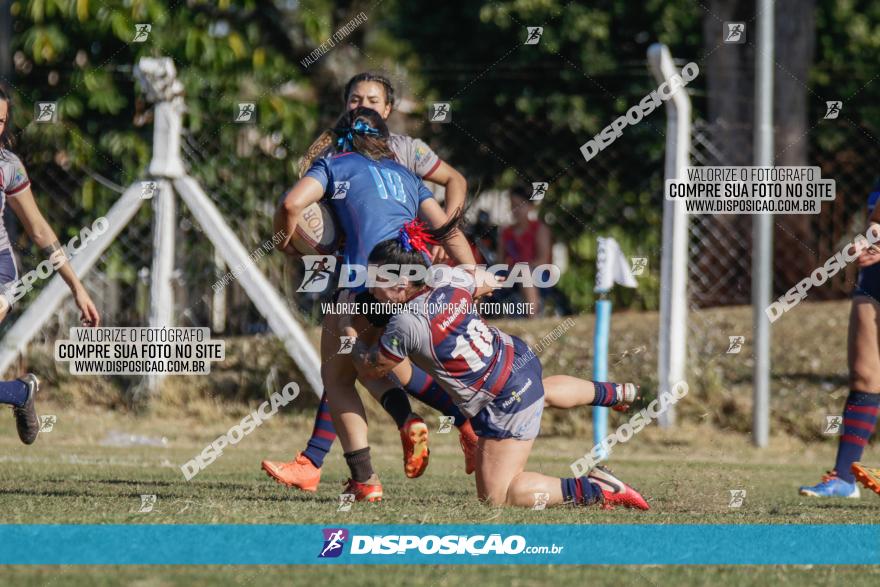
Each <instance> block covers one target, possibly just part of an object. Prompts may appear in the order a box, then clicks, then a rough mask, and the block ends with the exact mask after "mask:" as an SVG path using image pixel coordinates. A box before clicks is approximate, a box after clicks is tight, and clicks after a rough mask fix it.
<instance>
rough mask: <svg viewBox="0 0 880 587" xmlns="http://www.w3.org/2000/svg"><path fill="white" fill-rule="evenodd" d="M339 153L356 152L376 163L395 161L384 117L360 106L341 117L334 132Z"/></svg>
mask: <svg viewBox="0 0 880 587" xmlns="http://www.w3.org/2000/svg"><path fill="white" fill-rule="evenodd" d="M332 133H333V136H334V137H335V138H336V143H335V145H336V150H337V151H338V152H343V151H354V152H356V153H360V154H361V155H363V156H364V157H369V158H370V159H373V160H374V161H378V160H379V159H394V158H395V156H394V151H392V150H391V146H390V145H389V144H388V136H389V132H388V126H387V125H386V124H385V121H384V120H383V119H382V116H381V115H380V114H379V113H378V112H376V111H375V110H373V109H372V108H367V107H366V106H358V107H357V108H355V109H354V110H349V111H348V112H346V113H345V114H343V115H342V116H340V117H339V120H337V121H336V126H334V127H333V130H332Z"/></svg>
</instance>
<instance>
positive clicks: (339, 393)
mask: <svg viewBox="0 0 880 587" xmlns="http://www.w3.org/2000/svg"><path fill="white" fill-rule="evenodd" d="M333 133H334V135H335V136H336V137H337V142H336V149H337V154H336V155H334V156H332V157H330V158H323V159H319V160H317V161H316V162H315V163H314V165H312V167H311V168H310V169H309V171H308V172H307V173H306V175H305V177H303V178H302V179H301V180H300V181H299V182H297V184H296V185H295V186H294V187H293V188H292V189H291V190H290V191H289V192H288V193H287V194H286V195H285V197H284V199H283V201H282V202H281V205H280V206H279V208H278V210H277V212H276V215H275V232H279V231H281V232H282V233H283V234H285V235H287V236H286V238H285V239H284V240H283V241H282V242H281V244H280V248H281V250H282V251H283V252H285V253H288V254H290V255H292V256H295V257H298V256H299V254H298V253H297V252H296V250H295V249H294V248H293V247H292V245H291V244H290V238H291V237H292V235H293V234H294V232H295V229H296V224H297V222H298V221H299V219H300V214H301V213H302V211H303V210H304V209H305V208H306V207H307V206H309V205H311V204H313V203H315V202H318V201H319V200H321V199H322V198H324V197H325V196H326V195H333V188H334V185H336V184H337V183H339V182H343V183H345V184H346V185H348V189H347V191H346V194H345V196H344V197H341V198H329V199H328V200H327V202H328V203H329V204H330V205H331V206H332V208H333V210H334V212H335V213H336V217H337V218H338V219H339V223H340V228H341V229H342V232H343V233H344V234H345V245H344V247H343V250H342V259H341V261H342V263H341V271H342V272H348V271H350V270H355V269H357V268H358V267H366V265H367V256H368V255H369V252H370V251H371V250H372V248H373V247H374V246H375V245H376V243H378V242H380V241H382V240H385V239H387V238H389V237H390V236H392V235H395V234H397V232H398V231H399V230H400V229H401V228H402V227H403V225H404V224H405V223H407V222H410V221H412V220H413V219H415V218H416V217H419V218H422V219H424V220H425V221H426V222H427V223H428V224H429V225H430V226H431V227H433V228H438V229H439V228H440V227H441V226H443V225H445V224H447V223H448V222H449V220H448V218H447V216H446V213H445V212H444V211H443V209H442V208H441V207H440V205H439V204H438V203H437V202H436V200H434V198H433V196H432V194H431V192H430V190H428V189H427V188H426V187H425V185H424V184H423V183H422V181H421V179H420V178H419V177H418V176H416V175H415V174H413V173H412V172H410V171H409V170H408V169H406V168H405V167H403V166H402V165H400V164H399V163H397V162H396V161H395V155H394V152H393V151H392V150H391V148H390V146H389V132H388V127H387V126H386V125H385V121H384V120H383V119H382V117H381V116H380V115H379V113H378V112H376V111H375V110H372V109H370V108H365V107H358V108H355V109H354V110H351V111H349V112H347V113H346V114H344V115H343V116H342V117H340V119H339V121H338V122H337V124H336V126H335V127H334V129H333ZM444 246H445V247H446V251H447V253H448V254H449V255H450V257H451V258H452V259H453V261H455V262H457V263H459V264H467V265H470V266H473V265H474V257H473V253H472V252H471V249H470V247H469V246H468V244H467V241H466V240H465V238H464V236H463V235H462V233H461V231H459V230H458V229H457V228H455V227H454V225H453V228H452V229H451V230H450V231H449V234H448V239H447V240H446V242H445V243H444ZM363 290H365V287H364V286H360V287H355V288H351V289H349V290H348V292H354V293H358V292H361V291H363ZM344 319H345V316H344V315H334V314H328V315H325V316H324V318H323V321H322V325H323V328H322V332H321V379H322V382H323V384H324V393H325V395H326V398H327V406H328V407H329V408H330V413H331V415H332V419H333V427H334V428H335V430H336V431H337V433H338V434H339V436H340V440H341V442H342V447H343V449H344V450H345V453H344V456H345V459H346V462H347V463H348V465H349V468H350V469H351V473H352V476H351V479H350V480H349V483H348V487H347V488H346V493H352V494H355V495H356V496H357V499H359V500H360V499H368V500H371V501H372V500H375V499H381V496H382V487H381V485H380V484H379V483H378V481H377V480H375V482H374V478H375V475H374V473H373V470H372V465H371V463H370V456H369V445H368V442H367V424H366V415H365V412H364V407H363V404H362V402H361V400H360V398H359V397H358V395H357V392H356V390H355V387H354V384H355V379H356V378H357V374H356V372H355V369H354V365H353V363H352V361H351V357H350V355H347V354H340V353H338V352H337V349H338V348H339V336H340V335H342V334H349V333H347V332H343V331H342V329H341V328H340V326H339V325H340V322H341V321H342V320H344ZM351 334H352V335H356V334H357V332H353V333H351ZM361 382H362V383H364V385H365V387H367V389H368V390H370V392H371V393H373V394H375V395H377V399H380V398H381V402H382V405H383V407H385V409H386V410H387V411H388V412H389V413H390V414H392V415H393V416H394V417H395V420H396V421H404V424H407V423H409V421H410V420H409V419H408V415H409V401H408V400H407V399H406V394H405V392H404V390H403V389H401V388H400V385H399V381H397V380H396V379H392V378H390V377H383V378H376V379H374V380H373V381H369V380H368V379H366V378H361ZM382 390H384V392H383V391H382ZM389 398H391V399H390V400H389ZM422 426H424V424H423V423H422ZM424 431H425V433H427V429H426V428H425V430H424ZM405 447H406V445H405ZM424 456H425V457H427V454H426V453H425V454H424ZM425 464H427V462H426V461H425ZM415 473H418V474H421V472H420V471H415ZM407 475H408V476H410V477H413V476H418V475H417V474H416V475H414V474H412V473H411V472H410V471H407Z"/></svg>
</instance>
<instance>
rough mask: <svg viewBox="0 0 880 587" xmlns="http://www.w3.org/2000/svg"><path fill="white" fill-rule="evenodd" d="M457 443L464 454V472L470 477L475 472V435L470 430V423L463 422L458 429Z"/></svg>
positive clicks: (467, 421)
mask: <svg viewBox="0 0 880 587" xmlns="http://www.w3.org/2000/svg"><path fill="white" fill-rule="evenodd" d="M458 443H459V444H460V445H461V452H463V453H464V472H465V473H467V474H468V475H470V474H471V473H473V472H474V471H476V470H477V435H476V434H474V429H473V428H471V421H470V420H465V421H464V424H462V425H461V426H459V428H458Z"/></svg>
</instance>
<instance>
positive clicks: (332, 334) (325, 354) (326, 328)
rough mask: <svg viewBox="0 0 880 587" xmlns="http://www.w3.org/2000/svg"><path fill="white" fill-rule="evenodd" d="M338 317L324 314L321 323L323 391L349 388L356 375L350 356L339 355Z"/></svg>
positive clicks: (352, 384) (352, 385)
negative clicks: (342, 387)
mask: <svg viewBox="0 0 880 587" xmlns="http://www.w3.org/2000/svg"><path fill="white" fill-rule="evenodd" d="M339 332H340V329H339V316H336V315H333V314H326V315H325V316H324V320H323V321H322V323H321V380H322V381H323V383H324V388H325V390H326V389H328V388H330V387H331V386H337V387H338V386H345V387H348V386H351V387H352V389H354V382H355V379H356V378H357V373H356V371H355V368H354V362H353V361H352V360H351V355H350V354H340V353H339V336H340V334H339Z"/></svg>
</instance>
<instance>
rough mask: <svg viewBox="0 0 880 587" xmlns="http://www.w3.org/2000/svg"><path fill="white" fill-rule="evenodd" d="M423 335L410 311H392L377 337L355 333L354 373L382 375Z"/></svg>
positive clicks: (394, 365) (395, 364) (408, 351)
mask: <svg viewBox="0 0 880 587" xmlns="http://www.w3.org/2000/svg"><path fill="white" fill-rule="evenodd" d="M423 336H424V332H420V330H419V325H418V323H417V322H416V321H415V320H414V318H413V316H412V314H409V313H406V312H403V313H400V314H394V315H393V316H392V317H391V319H390V320H389V321H388V324H387V325H386V326H385V330H384V331H382V333H381V335H380V336H379V338H378V340H376V339H369V338H364V339H362V338H361V337H358V339H357V342H356V343H355V345H354V349H353V350H352V353H351V354H352V359H353V361H354V364H355V368H356V369H357V371H358V374H359V375H361V376H363V377H365V378H367V379H375V378H381V377H385V376H386V375H388V374H389V373H391V370H392V369H394V368H395V367H396V366H397V365H399V364H400V363H401V361H403V360H404V359H405V358H407V357H408V356H409V354H410V353H411V352H412V350H413V349H415V348H416V347H417V346H418V345H419V342H418V341H419V340H420V339H421V337H423ZM422 344H424V343H422Z"/></svg>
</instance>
